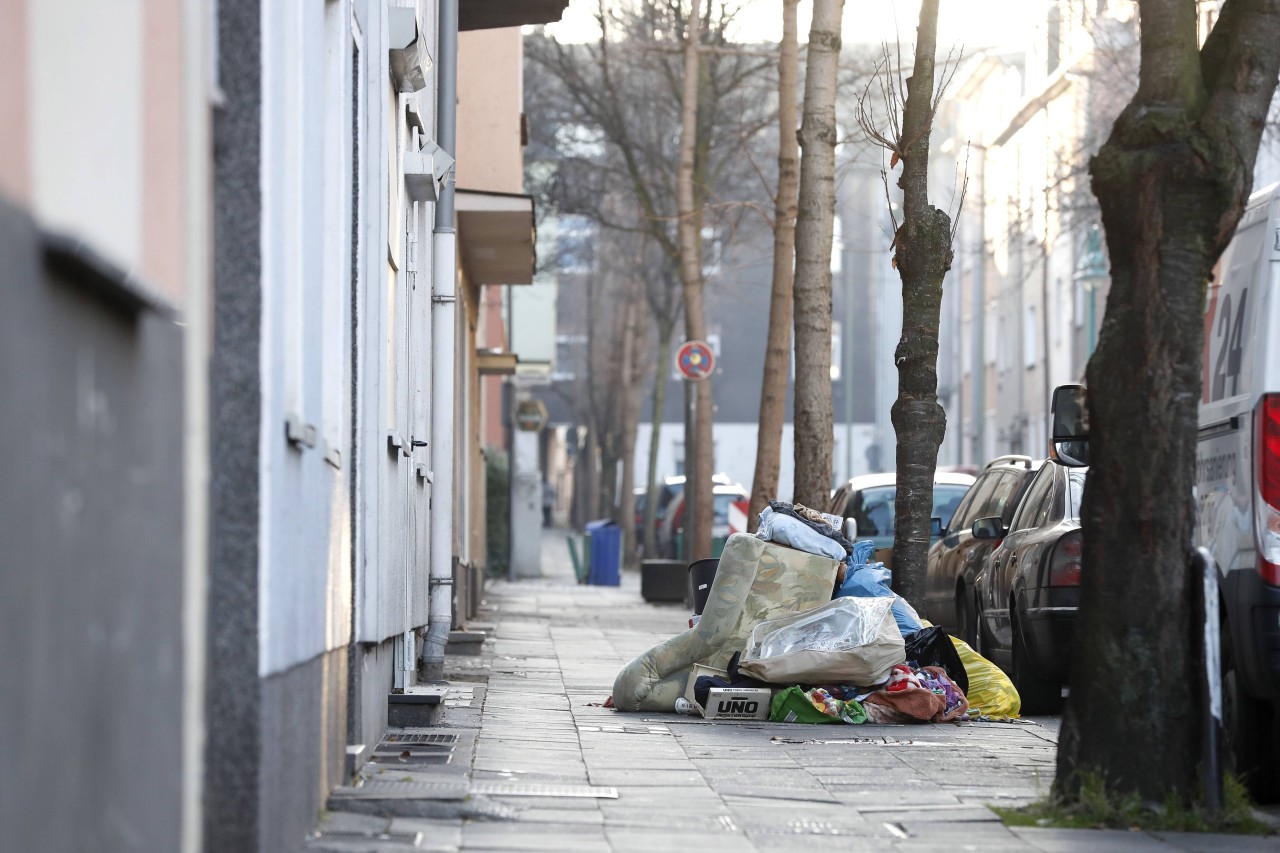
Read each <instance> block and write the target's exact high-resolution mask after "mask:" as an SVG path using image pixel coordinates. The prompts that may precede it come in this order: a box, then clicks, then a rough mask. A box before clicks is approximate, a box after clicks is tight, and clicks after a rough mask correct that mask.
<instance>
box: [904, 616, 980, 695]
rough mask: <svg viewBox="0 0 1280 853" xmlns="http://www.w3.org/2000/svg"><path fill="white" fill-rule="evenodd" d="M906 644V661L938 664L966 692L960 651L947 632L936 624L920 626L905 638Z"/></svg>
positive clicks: (929, 664)
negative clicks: (926, 626)
mask: <svg viewBox="0 0 1280 853" xmlns="http://www.w3.org/2000/svg"><path fill="white" fill-rule="evenodd" d="M905 639H906V645H907V649H906V652H907V663H911V664H915V665H916V666H917V667H921V666H940V667H942V668H943V669H945V670H946V671H947V675H949V676H950V677H951V680H952V681H954V682H955V683H956V684H958V685H959V686H960V689H961V690H963V691H964V692H965V693H966V694H967V693H968V692H969V676H968V674H967V673H966V672H965V671H964V663H963V662H961V660H960V653H959V652H958V651H956V647H955V645H954V644H953V643H952V642H951V638H950V637H948V636H947V633H946V632H945V631H943V630H942V629H941V628H939V627H938V626H937V625H934V626H931V627H929V628H921V629H920V630H919V631H916V632H915V633H914V634H912V635H911V636H910V637H907V638H905Z"/></svg>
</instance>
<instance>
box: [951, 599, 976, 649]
mask: <svg viewBox="0 0 1280 853" xmlns="http://www.w3.org/2000/svg"><path fill="white" fill-rule="evenodd" d="M956 620H957V621H958V622H959V626H958V632H959V637H960V639H962V640H964V641H965V642H966V643H968V644H969V646H970V647H971V648H973V649H974V650H976V649H977V648H978V634H977V626H978V604H977V602H976V601H974V600H973V596H972V595H969V594H968V593H966V592H965V589H964V585H963V584H962V585H961V586H960V587H958V588H957V589H956Z"/></svg>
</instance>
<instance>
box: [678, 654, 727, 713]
mask: <svg viewBox="0 0 1280 853" xmlns="http://www.w3.org/2000/svg"><path fill="white" fill-rule="evenodd" d="M704 675H710V676H712V677H713V678H723V679H724V680H725V681H728V680H729V671H728V670H725V669H716V668H715V667H714V666H706V665H704V664H700V663H695V664H694V665H693V666H691V667H689V683H688V684H686V685H685V688H684V698H686V699H688V700H689V701H690V702H692V703H693V704H695V705H697V704H698V699H697V697H695V696H694V695H693V688H694V686H695V685H696V684H697V683H698V679H699V678H701V677H702V676H704ZM699 707H701V706H699Z"/></svg>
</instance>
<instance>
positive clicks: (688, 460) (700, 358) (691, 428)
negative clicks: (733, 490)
mask: <svg viewBox="0 0 1280 853" xmlns="http://www.w3.org/2000/svg"><path fill="white" fill-rule="evenodd" d="M715 368H716V356H715V353H714V352H712V351H711V347H710V345H709V344H707V342H706V341H685V342H684V343H682V344H681V345H680V348H679V349H677V350H676V370H677V371H679V373H680V376H681V377H682V378H683V379H684V380H685V383H684V472H685V474H684V510H685V519H686V520H687V519H691V518H692V517H693V515H692V513H693V512H695V511H696V510H695V509H694V501H695V500H698V499H699V496H702V495H703V488H704V484H703V483H699V482H698V476H697V472H698V460H697V448H698V442H697V434H698V432H697V430H698V405H697V400H698V395H697V394H695V393H694V392H693V383H695V382H701V381H702V380H704V379H706V378H707V377H709V376H710V375H711V373H712V371H714V370H715ZM708 414H709V413H708ZM686 528H687V529H688V530H689V531H690V532H692V526H691V525H689V524H687V523H686ZM691 538H692V537H690V536H685V537H684V539H683V541H682V542H681V556H682V557H683V558H684V559H685V561H686V562H687V561H689V560H691V559H692V557H693V543H692V541H691Z"/></svg>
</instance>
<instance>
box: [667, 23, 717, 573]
mask: <svg viewBox="0 0 1280 853" xmlns="http://www.w3.org/2000/svg"><path fill="white" fill-rule="evenodd" d="M700 6H701V3H700V2H699V0H693V4H692V7H693V8H692V10H691V11H690V14H689V27H688V34H687V36H686V41H685V48H684V91H683V100H682V106H681V110H680V160H679V164H678V173H677V179H676V181H677V183H676V198H677V210H678V212H679V229H678V230H679V238H680V278H681V281H682V282H683V284H684V322H685V334H686V336H687V337H688V339H689V340H697V341H705V340H706V338H707V317H706V309H705V307H704V305H703V301H702V207H701V205H695V204H694V187H693V174H694V160H695V156H694V152H695V147H696V145H697V136H698V130H697V128H698V89H699V88H700V80H699V57H698V53H699V48H700V47H701V45H702V13H701V11H700ZM686 381H688V380H686ZM693 393H694V411H695V413H696V415H695V417H694V423H693V435H688V434H687V433H686V435H685V448H686V453H688V451H689V450H690V449H691V450H692V453H690V454H688V455H690V456H691V457H692V459H691V460H690V461H691V462H692V464H691V465H688V466H687V467H686V471H687V475H686V480H685V519H686V523H685V536H686V540H685V542H686V545H685V553H686V554H687V555H688V556H689V559H690V560H698V559H701V558H703V557H709V556H711V515H712V508H713V507H712V502H711V494H710V491H711V469H712V465H713V464H714V460H713V459H712V453H713V448H712V443H711V424H712V420H713V412H712V408H711V407H712V402H711V378H710V377H707V378H706V379H703V380H701V381H699V382H698V383H697V384H696V385H695V387H694V392H693Z"/></svg>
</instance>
